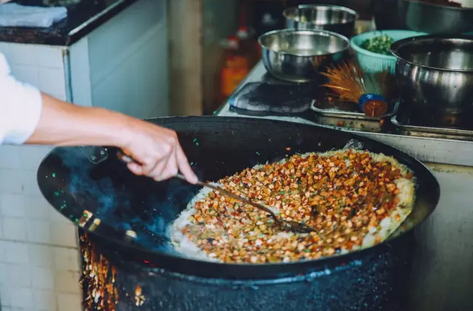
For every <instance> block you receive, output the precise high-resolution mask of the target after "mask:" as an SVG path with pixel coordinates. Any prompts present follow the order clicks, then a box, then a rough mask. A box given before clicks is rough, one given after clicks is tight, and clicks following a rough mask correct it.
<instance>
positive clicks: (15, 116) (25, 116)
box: [0, 53, 43, 145]
mask: <svg viewBox="0 0 473 311" xmlns="http://www.w3.org/2000/svg"><path fill="white" fill-rule="evenodd" d="M42 107H43V102H42V99H41V93H40V91H39V90H38V89H37V88H35V87H33V86H31V85H29V84H26V83H21V82H19V81H16V79H15V78H14V77H13V76H12V74H11V69H10V66H9V65H8V62H7V60H6V59H5V56H4V55H3V54H1V53H0V144H2V143H3V144H17V145H19V144H23V143H24V142H25V141H26V140H28V138H30V136H31V135H32V134H33V132H34V130H35V129H36V127H37V126H38V122H39V119H40V117H41V110H42Z"/></svg>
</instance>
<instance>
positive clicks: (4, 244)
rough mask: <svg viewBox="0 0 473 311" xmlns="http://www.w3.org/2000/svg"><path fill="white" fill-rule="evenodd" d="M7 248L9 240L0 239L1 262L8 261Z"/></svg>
mask: <svg viewBox="0 0 473 311" xmlns="http://www.w3.org/2000/svg"><path fill="white" fill-rule="evenodd" d="M6 248H7V242H6V241H3V240H0V262H1V263H8V260H7V250H6Z"/></svg>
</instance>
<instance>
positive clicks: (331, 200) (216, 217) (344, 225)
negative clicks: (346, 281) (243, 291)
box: [171, 149, 415, 263]
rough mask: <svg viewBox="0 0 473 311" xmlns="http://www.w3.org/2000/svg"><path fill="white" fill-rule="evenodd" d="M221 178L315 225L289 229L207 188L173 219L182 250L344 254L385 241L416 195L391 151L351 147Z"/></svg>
mask: <svg viewBox="0 0 473 311" xmlns="http://www.w3.org/2000/svg"><path fill="white" fill-rule="evenodd" d="M218 184H219V185H220V186H223V187H224V188H225V189H227V190H230V191H232V192H233V193H235V194H238V195H240V196H243V197H246V198H250V199H251V200H254V201H255V202H258V203H261V204H263V205H265V206H267V207H269V208H271V209H272V210H273V211H274V212H275V213H276V214H278V215H279V216H280V217H282V218H283V219H286V220H292V221H298V222H304V223H306V224H307V225H309V226H311V227H312V228H314V230H315V231H313V232H310V233H307V234H299V233H293V232H285V231H283V230H281V228H280V227H279V226H277V225H276V224H275V222H274V219H273V218H271V217H270V216H269V215H268V214H267V213H265V212H263V211H260V210H258V209H255V208H254V207H252V206H250V205H245V206H242V205H241V203H240V202H238V201H237V200H234V199H232V198H228V197H225V196H223V195H221V194H219V193H218V192H213V191H209V190H207V189H203V190H202V191H201V192H199V193H198V194H197V196H196V197H195V198H194V200H192V201H191V202H190V203H189V205H188V207H187V209H186V210H184V211H183V212H182V213H181V215H180V216H179V218H178V219H177V220H176V221H175V222H174V223H173V225H172V226H171V236H172V240H173V242H174V244H175V247H176V249H177V250H178V251H179V252H181V253H183V254H185V255H187V256H190V257H194V258H199V259H203V260H211V261H220V262H226V263H277V262H292V261H300V260H312V259H318V258H321V257H328V256H333V255H337V254H344V253H347V252H350V251H354V250H358V249H362V248H366V247H370V246H373V245H375V244H377V243H380V242H382V241H384V240H385V239H386V238H388V237H389V235H390V234H391V233H393V232H394V231H395V230H396V229H397V228H398V227H399V226H400V224H401V223H402V222H403V221H404V220H405V219H406V218H407V216H408V215H409V214H410V213H411V212H412V209H413V205H414V201H415V178H414V176H413V174H412V173H411V171H410V170H409V168H407V167H406V166H404V165H401V164H400V163H399V162H398V161H397V160H396V159H394V158H392V157H388V156H385V155H383V154H375V153H371V152H367V151H358V150H352V149H346V150H340V151H332V152H327V153H323V154H317V153H308V154H303V155H297V154H296V155H293V156H291V157H288V158H286V159H284V160H282V161H280V162H277V163H272V164H266V165H258V166H256V167H254V168H248V169H246V170H244V171H242V172H240V173H237V174H235V175H233V176H229V177H225V178H223V179H222V180H220V181H219V182H218Z"/></svg>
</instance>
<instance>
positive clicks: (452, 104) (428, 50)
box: [391, 36, 473, 129]
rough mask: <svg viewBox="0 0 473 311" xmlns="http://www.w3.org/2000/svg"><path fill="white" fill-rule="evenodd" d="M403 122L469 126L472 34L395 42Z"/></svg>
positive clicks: (472, 101)
mask: <svg viewBox="0 0 473 311" xmlns="http://www.w3.org/2000/svg"><path fill="white" fill-rule="evenodd" d="M391 51H392V53H393V54H394V56H396V58H397V63H396V79H397V84H398V88H399V94H400V106H399V111H398V120H399V121H400V122H401V123H403V124H412V125H422V126H433V127H455V128H462V129H473V122H472V121H471V118H472V117H473V38H472V37H453V38H451V37H440V36H422V37H414V38H408V39H404V40H400V41H397V42H395V43H394V44H393V45H392V47H391Z"/></svg>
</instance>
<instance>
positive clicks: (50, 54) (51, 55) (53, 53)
mask: <svg viewBox="0 0 473 311" xmlns="http://www.w3.org/2000/svg"><path fill="white" fill-rule="evenodd" d="M38 57H39V65H40V66H41V67H51V68H58V69H63V68H64V65H63V64H64V63H63V61H62V48H59V47H45V48H41V49H39V51H38Z"/></svg>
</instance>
